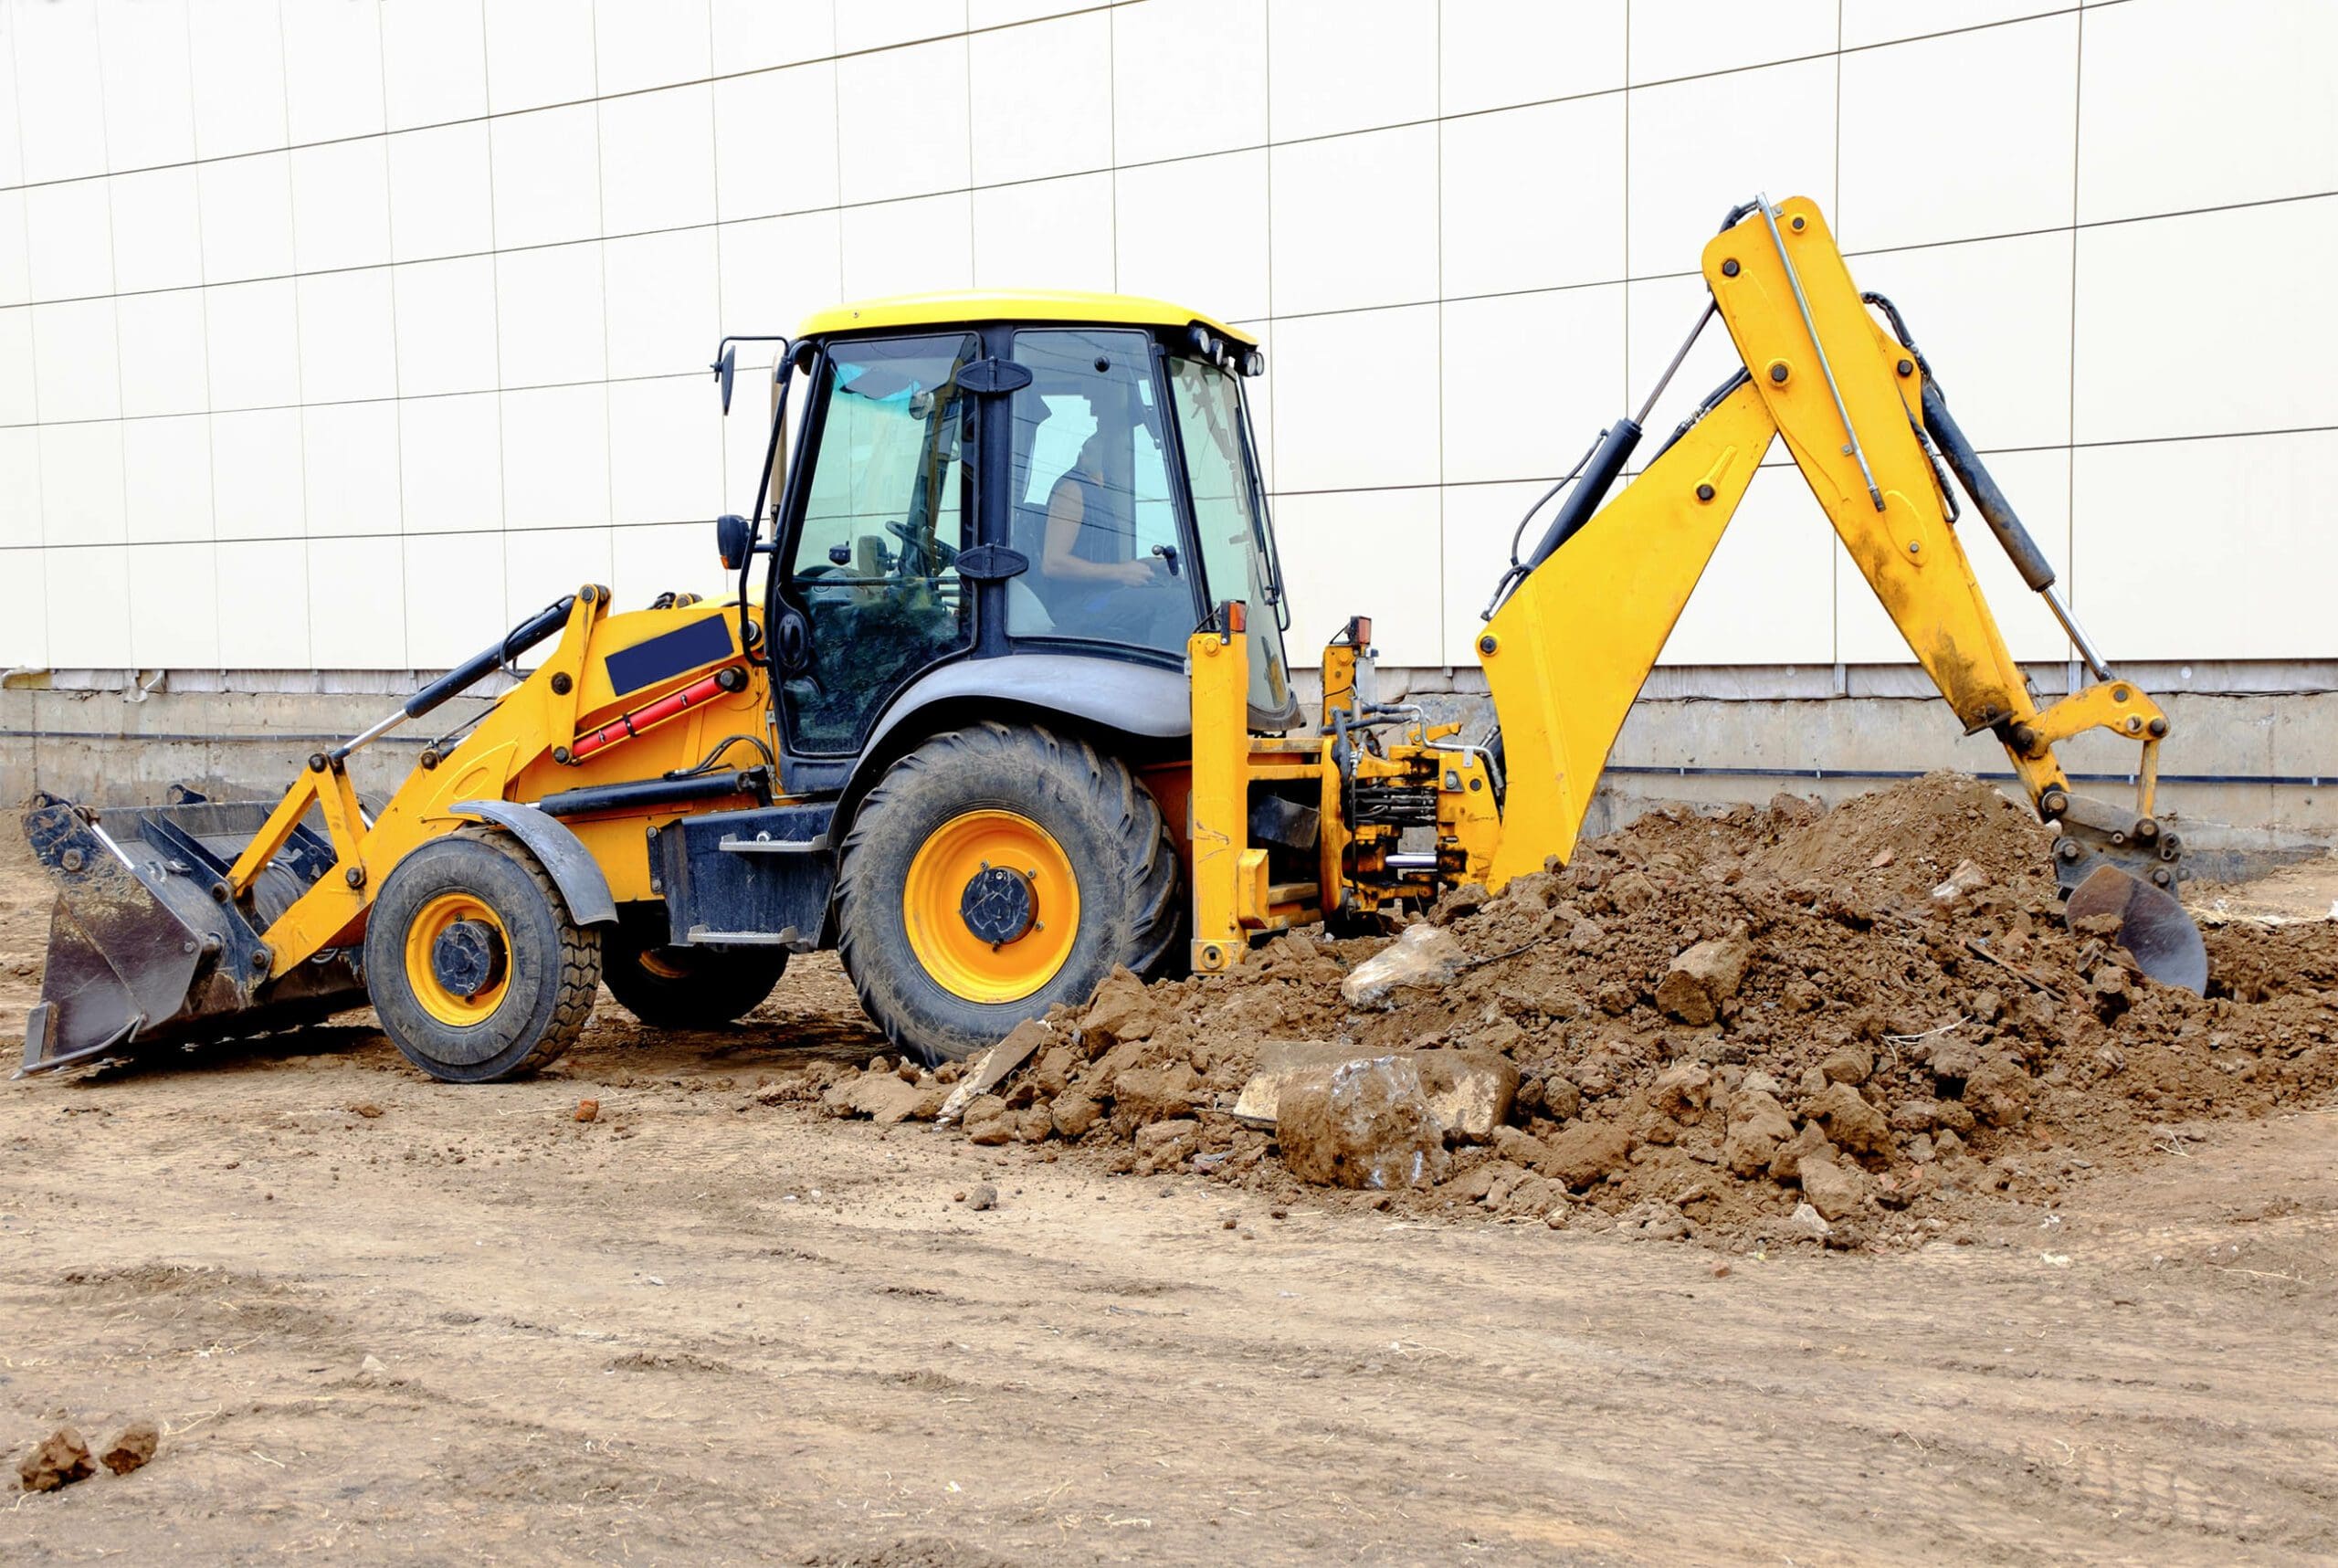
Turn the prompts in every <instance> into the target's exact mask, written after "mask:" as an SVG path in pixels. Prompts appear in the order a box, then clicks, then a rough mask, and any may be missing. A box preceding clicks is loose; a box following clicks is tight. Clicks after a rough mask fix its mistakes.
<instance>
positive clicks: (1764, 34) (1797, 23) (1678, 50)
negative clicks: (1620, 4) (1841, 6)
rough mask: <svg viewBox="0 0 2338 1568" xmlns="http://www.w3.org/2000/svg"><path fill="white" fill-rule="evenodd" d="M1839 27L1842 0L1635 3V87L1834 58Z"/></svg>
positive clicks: (1663, 0)
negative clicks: (1818, 57)
mask: <svg viewBox="0 0 2338 1568" xmlns="http://www.w3.org/2000/svg"><path fill="white" fill-rule="evenodd" d="M1836 26H1837V14H1836V0H1769V3H1768V4H1766V5H1739V4H1737V3H1736V0H1632V15H1631V49H1632V81H1633V83H1634V84H1635V85H1638V83H1641V82H1651V81H1669V80H1672V79H1677V78H1680V77H1694V76H1705V75H1709V74H1711V73H1712V72H1715V71H1734V70H1739V69H1742V68H1744V67H1747V66H1759V65H1768V64H1770V63H1772V62H1774V61H1776V60H1790V59H1796V58H1803V57H1806V56H1810V55H1827V54H1832V53H1833V52H1834V49H1835V47H1836V43H1835V40H1836Z"/></svg>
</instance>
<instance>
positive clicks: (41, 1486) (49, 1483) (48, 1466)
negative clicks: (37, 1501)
mask: <svg viewBox="0 0 2338 1568" xmlns="http://www.w3.org/2000/svg"><path fill="white" fill-rule="evenodd" d="M95 1469H96V1467H95V1466H93V1465H91V1464H90V1445H89V1444H87V1443H85V1442H83V1441H82V1440H81V1434H80V1433H79V1432H78V1431H76V1430H75V1429H74V1428H72V1427H70V1426H59V1427H58V1429H57V1430H56V1431H54V1432H52V1433H50V1434H49V1435H48V1436H46V1437H44V1438H42V1439H41V1441H40V1442H39V1443H38V1444H37V1445H35V1446H34V1448H33V1451H32V1452H31V1453H29V1454H26V1456H25V1457H24V1458H21V1459H19V1460H17V1461H16V1479H17V1480H18V1481H19V1482H20V1483H21V1484H22V1485H23V1487H24V1489H25V1490H26V1491H28V1492H53V1491H55V1490H57V1489H58V1488H59V1487H68V1486H71V1485H72V1484H73V1483H74V1482H75V1481H78V1480H81V1479H86V1478H87V1477H88V1476H90V1474H91V1473H92V1472H93V1471H94V1470H95Z"/></svg>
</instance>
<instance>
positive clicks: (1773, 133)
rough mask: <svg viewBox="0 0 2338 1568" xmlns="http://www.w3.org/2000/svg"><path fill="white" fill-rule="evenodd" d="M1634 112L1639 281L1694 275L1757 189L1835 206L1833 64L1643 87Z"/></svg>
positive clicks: (1634, 252)
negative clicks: (1729, 217)
mask: <svg viewBox="0 0 2338 1568" xmlns="http://www.w3.org/2000/svg"><path fill="white" fill-rule="evenodd" d="M1629 115H1630V131H1629V135H1630V139H1631V140H1630V147H1631V155H1630V161H1629V163H1628V169H1629V178H1630V180H1631V186H1632V201H1631V216H1630V220H1629V222H1628V223H1627V226H1626V231H1625V232H1626V234H1627V237H1628V243H1629V245H1630V247H1631V248H1630V251H1629V253H1628V258H1629V260H1630V263H1631V268H1632V276H1634V277H1636V278H1649V277H1655V276H1658V275H1659V274H1663V273H1672V272H1694V271H1695V270H1697V265H1698V258H1699V257H1700V256H1701V254H1702V252H1703V250H1704V247H1705V241H1707V240H1709V239H1711V237H1713V231H1714V229H1715V228H1717V227H1718V226H1720V224H1721V220H1722V217H1723V216H1725V215H1726V214H1727V213H1728V211H1729V209H1730V208H1731V207H1732V206H1734V205H1737V204H1738V203H1739V202H1743V201H1751V200H1753V196H1754V194H1755V193H1756V192H1758V191H1764V190H1766V191H1767V192H1768V193H1769V195H1770V199H1771V200H1772V201H1774V202H1775V201H1784V200H1785V198H1786V197H1788V196H1810V197H1813V198H1814V199H1816V200H1817V202H1818V204H1819V205H1821V206H1822V207H1825V208H1827V209H1828V210H1830V211H1831V210H1832V209H1833V207H1834V204H1835V62H1834V60H1832V59H1831V58H1830V59H1823V60H1806V61H1802V62H1800V63H1797V64H1793V65H1779V66H1768V67H1764V68H1762V69H1759V70H1745V71H1736V72H1732V74H1730V75H1727V76H1717V77H1708V78H1702V79H1697V80H1693V81H1683V82H1676V83H1673V84H1671V85H1669V86H1665V87H1651V88H1645V89H1640V90H1638V91H1637V92H1634V93H1632V94H1631V101H1630V106H1629Z"/></svg>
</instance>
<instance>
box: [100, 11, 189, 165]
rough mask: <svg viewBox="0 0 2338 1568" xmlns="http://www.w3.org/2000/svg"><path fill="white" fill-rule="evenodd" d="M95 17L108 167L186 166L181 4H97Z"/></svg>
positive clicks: (185, 77)
mask: <svg viewBox="0 0 2338 1568" xmlns="http://www.w3.org/2000/svg"><path fill="white" fill-rule="evenodd" d="M97 15H98V40H99V57H100V63H101V67H102V69H103V71H104V75H105V93H104V110H105V127H106V163H107V164H108V166H109V167H111V168H115V169H144V168H151V167H153V165H155V164H157V163H185V162H186V161H187V160H188V159H190V158H192V157H194V156H195V74H194V69H193V65H192V61H191V60H190V58H189V56H188V52H187V40H186V0H151V3H143V4H139V5H121V4H104V3H100V5H98V6H97Z"/></svg>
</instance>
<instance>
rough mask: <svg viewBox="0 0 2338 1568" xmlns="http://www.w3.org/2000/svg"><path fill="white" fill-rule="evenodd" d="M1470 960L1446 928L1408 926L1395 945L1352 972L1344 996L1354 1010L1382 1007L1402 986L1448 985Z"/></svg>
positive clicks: (1343, 985)
mask: <svg viewBox="0 0 2338 1568" xmlns="http://www.w3.org/2000/svg"><path fill="white" fill-rule="evenodd" d="M1466 963H1469V954H1468V953H1466V952H1463V951H1462V950H1461V943H1460V942H1459V941H1457V940H1455V938H1454V935H1453V933H1452V932H1451V931H1448V930H1446V929H1445V928H1444V927H1442V926H1433V925H1428V924H1426V923H1424V924H1420V925H1411V926H1406V928H1405V931H1404V934H1403V935H1401V936H1399V937H1398V938H1397V939H1396V940H1395V942H1390V943H1389V944H1388V945H1387V946H1386V947H1384V948H1382V949H1381V950H1380V951H1379V952H1375V953H1374V954H1373V955H1372V956H1371V957H1370V958H1367V959H1365V960H1364V962H1363V963H1359V964H1357V965H1356V966H1355V967H1354V968H1353V969H1352V970H1350V971H1348V975H1347V978H1346V979H1344V980H1343V981H1341V982H1340V995H1341V997H1342V998H1343V1000H1344V1001H1345V1002H1346V1003H1347V1005H1349V1006H1351V1007H1378V1006H1381V1005H1384V1004H1385V1002H1386V1001H1387V1000H1388V997H1389V995H1390V994H1391V993H1393V992H1395V990H1396V989H1398V988H1399V987H1400V986H1406V985H1442V984H1445V983H1446V982H1447V981H1448V980H1450V979H1452V978H1453V977H1454V976H1455V975H1457V974H1459V973H1461V969H1462V966H1463V965H1465V964H1466Z"/></svg>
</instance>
